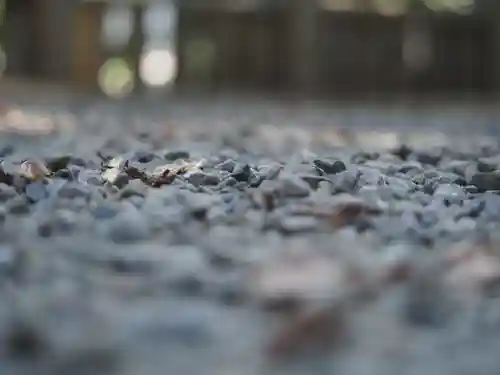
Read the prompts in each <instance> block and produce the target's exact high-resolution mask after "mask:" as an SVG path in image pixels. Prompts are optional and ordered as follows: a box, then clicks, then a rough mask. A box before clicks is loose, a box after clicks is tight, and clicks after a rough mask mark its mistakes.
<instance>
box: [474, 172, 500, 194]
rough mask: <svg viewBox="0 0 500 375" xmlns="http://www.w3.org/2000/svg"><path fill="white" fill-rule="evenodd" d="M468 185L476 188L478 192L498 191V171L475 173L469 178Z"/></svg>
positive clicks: (499, 181) (499, 187) (499, 174)
mask: <svg viewBox="0 0 500 375" xmlns="http://www.w3.org/2000/svg"><path fill="white" fill-rule="evenodd" d="M470 184H471V185H475V186H477V188H478V189H479V190H480V191H486V190H500V171H495V172H477V173H475V174H473V175H472V176H471V178H470Z"/></svg>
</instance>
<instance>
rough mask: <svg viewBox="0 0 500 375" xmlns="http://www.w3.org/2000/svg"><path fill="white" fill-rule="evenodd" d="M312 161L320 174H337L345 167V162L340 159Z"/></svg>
mask: <svg viewBox="0 0 500 375" xmlns="http://www.w3.org/2000/svg"><path fill="white" fill-rule="evenodd" d="M313 163H314V166H315V167H316V168H317V169H319V171H320V172H321V173H322V174H337V173H339V172H342V171H345V170H346V169H347V168H346V165H345V163H344V162H343V161H341V160H334V161H330V160H326V159H315V160H314V161H313Z"/></svg>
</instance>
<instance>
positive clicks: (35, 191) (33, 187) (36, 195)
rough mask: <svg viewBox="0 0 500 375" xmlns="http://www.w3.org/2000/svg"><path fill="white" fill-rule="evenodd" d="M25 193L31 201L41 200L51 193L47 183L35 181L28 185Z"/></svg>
mask: <svg viewBox="0 0 500 375" xmlns="http://www.w3.org/2000/svg"><path fill="white" fill-rule="evenodd" d="M25 194H26V196H27V197H28V199H29V200H30V201H31V202H39V201H41V200H42V199H44V198H46V197H47V196H48V195H49V191H48V188H47V185H45V184H44V183H43V182H38V181H34V182H32V183H30V184H28V185H27V186H26V190H25Z"/></svg>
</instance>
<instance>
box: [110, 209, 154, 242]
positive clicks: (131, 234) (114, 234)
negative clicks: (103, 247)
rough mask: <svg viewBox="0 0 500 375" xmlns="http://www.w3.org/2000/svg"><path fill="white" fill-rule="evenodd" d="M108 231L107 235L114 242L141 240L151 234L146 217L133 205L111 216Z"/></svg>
mask: <svg viewBox="0 0 500 375" xmlns="http://www.w3.org/2000/svg"><path fill="white" fill-rule="evenodd" d="M108 231H109V237H110V238H111V240H112V241H114V242H116V243H129V242H136V241H143V240H147V239H148V238H149V236H150V235H151V228H150V226H149V223H148V220H147V218H146V217H145V216H144V215H143V214H142V213H141V212H140V211H138V210H137V209H136V208H135V207H134V208H132V207H129V208H128V209H126V210H124V211H121V212H120V213H119V214H118V215H116V216H115V217H113V218H112V219H111V222H110V224H109V228H108Z"/></svg>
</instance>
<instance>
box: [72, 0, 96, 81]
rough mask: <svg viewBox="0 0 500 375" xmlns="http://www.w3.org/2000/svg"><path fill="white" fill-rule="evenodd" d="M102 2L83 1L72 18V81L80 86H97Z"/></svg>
mask: <svg viewBox="0 0 500 375" xmlns="http://www.w3.org/2000/svg"><path fill="white" fill-rule="evenodd" d="M103 7H104V4H102V3H85V4H83V5H81V6H80V7H78V9H77V11H76V12H75V19H74V39H73V56H72V57H73V81H75V83H77V84H78V85H80V86H82V87H89V88H97V74H98V71H99V68H100V67H101V64H102V63H103V58H102V55H101V53H100V52H101V44H100V32H101V14H102V10H103Z"/></svg>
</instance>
